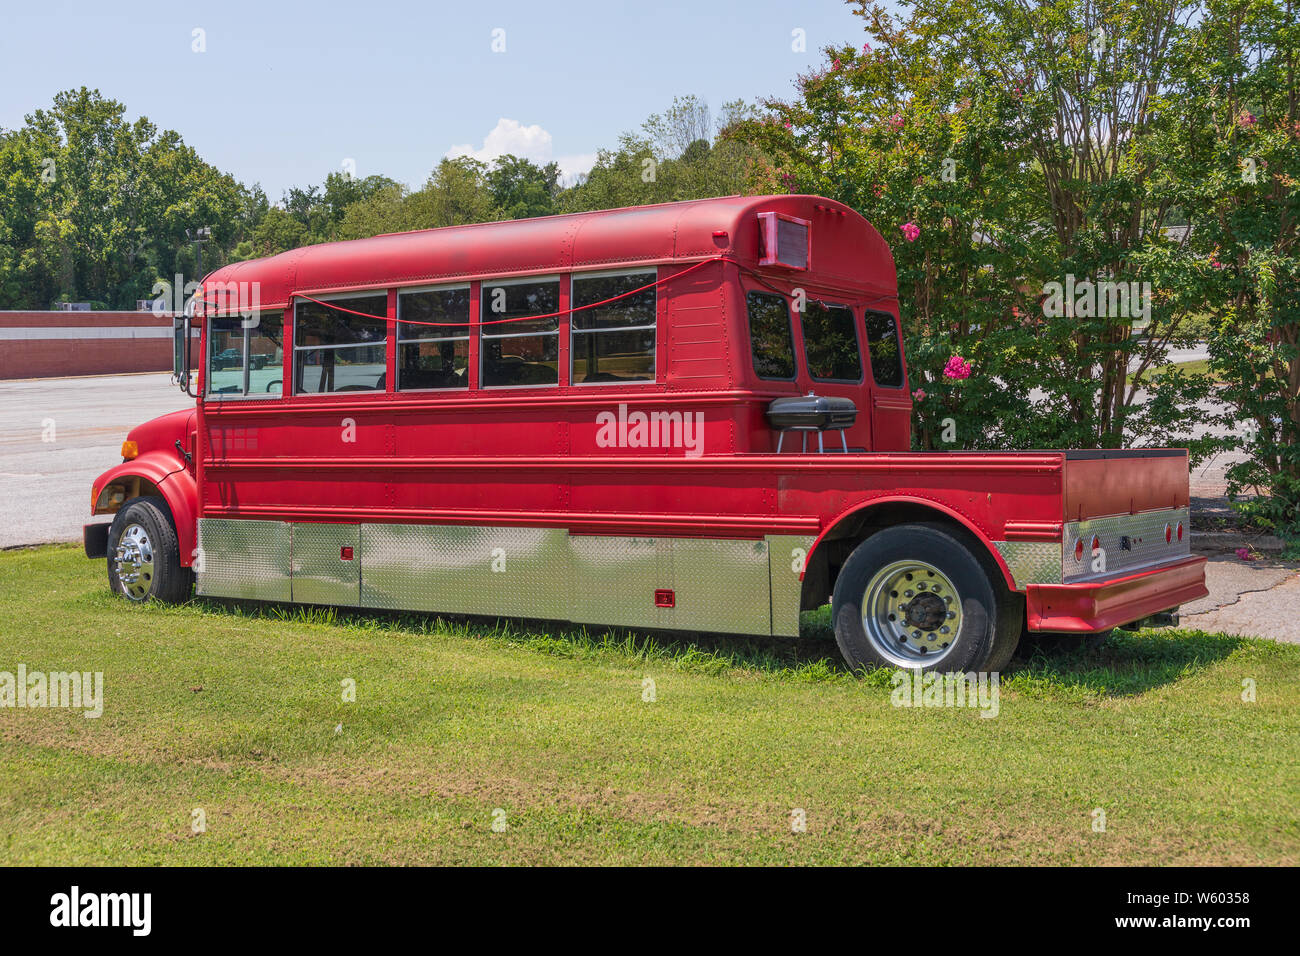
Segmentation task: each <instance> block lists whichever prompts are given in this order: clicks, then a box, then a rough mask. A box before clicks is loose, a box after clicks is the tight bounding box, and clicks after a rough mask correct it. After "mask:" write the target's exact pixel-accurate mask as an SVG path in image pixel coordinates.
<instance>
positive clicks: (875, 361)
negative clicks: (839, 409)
mask: <svg viewBox="0 0 1300 956" xmlns="http://www.w3.org/2000/svg"><path fill="white" fill-rule="evenodd" d="M863 318H864V319H866V326H867V352H868V353H869V354H870V355H871V376H872V378H874V379H875V380H876V384H877V385H884V386H886V387H888V388H898V387H900V386H901V385H902V384H903V356H902V355H901V354H900V351H899V347H898V325H897V323H896V322H895V321H894V317H893V316H892V315H890V314H889V313H887V312H876V311H875V310H874V309H867V310H866V311H865V312H864V313H863Z"/></svg>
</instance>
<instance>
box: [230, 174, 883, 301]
mask: <svg viewBox="0 0 1300 956" xmlns="http://www.w3.org/2000/svg"><path fill="white" fill-rule="evenodd" d="M760 212H776V213H778V214H781V215H784V216H793V217H796V218H799V219H804V220H807V221H809V222H810V224H811V225H810V231H811V235H812V242H811V245H812V267H813V268H812V270H811V271H812V274H813V275H815V276H816V277H817V279H818V280H820V281H822V282H825V283H830V284H832V285H835V286H837V287H842V288H847V289H856V288H863V289H867V290H871V291H873V292H876V293H884V294H886V295H892V294H893V293H894V292H895V289H896V284H895V273H894V261H893V256H892V255H891V254H890V251H889V247H888V245H887V244H886V243H885V241H884V239H883V238H882V237H881V235H880V233H879V232H877V231H876V229H875V228H873V227H872V225H871V224H870V223H869V222H867V220H866V219H864V218H863V217H862V216H860V215H859V214H858V213H857V212H855V211H854V210H853V209H851V208H849V207H848V206H845V205H843V204H842V203H839V202H836V201H834V200H831V199H823V198H821V197H819V196H789V195H786V196H727V197H724V198H720V199H696V200H690V201H687V202H674V203H661V204H659V205H653V206H630V207H627V208H623V209H605V210H599V211H595V212H581V213H570V214H567V215H561V216H542V217H538V218H534V219H514V220H508V221H504V222H485V223H475V224H472V225H464V226H447V227H444V228H441V229H422V230H418V231H415V232H402V233H389V234H387V235H380V236H373V237H371V238H368V239H352V240H346V241H341V242H327V243H321V244H319V245H314V246H305V247H303V248H301V249H294V250H291V251H289V252H283V253H280V254H279V255H275V256H270V257H267V258H264V259H253V260H249V261H246V262H236V263H232V264H230V265H228V266H224V267H223V268H221V269H218V270H217V271H216V272H213V273H212V274H211V275H209V276H208V277H207V279H206V280H205V284H206V285H208V288H211V287H212V286H211V284H212V283H223V284H224V283H230V282H237V283H243V282H250V283H251V282H257V283H258V284H259V285H258V297H259V300H260V303H261V306H262V307H263V308H266V307H276V306H281V305H285V304H287V303H288V300H289V298H290V295H291V293H293V292H303V293H307V294H321V293H328V292H341V291H347V290H351V289H368V288H375V289H378V288H392V287H394V286H417V285H425V284H434V283H445V282H456V281H469V280H471V279H478V278H485V277H494V278H500V277H508V276H525V275H546V274H550V273H555V272H567V271H569V270H571V269H618V268H632V267H635V266H640V265H657V264H663V263H672V262H683V263H688V262H693V261H699V260H701V259H708V258H713V257H717V256H724V255H725V256H727V257H729V258H733V259H736V260H737V261H739V262H741V263H742V264H743V265H746V266H748V267H750V268H757V267H758V261H759V254H760V253H759V242H760V239H759V233H760V228H759V219H758V213H760ZM783 271H789V270H783ZM796 274H797V273H796Z"/></svg>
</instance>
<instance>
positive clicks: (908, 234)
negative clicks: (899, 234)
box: [899, 222, 921, 242]
mask: <svg viewBox="0 0 1300 956" xmlns="http://www.w3.org/2000/svg"><path fill="white" fill-rule="evenodd" d="M899 228H900V229H902V230H903V238H904V239H906V240H907V241H908V242H916V240H917V238H918V237H919V236H920V235H921V227H920V226H918V225H917V224H916V223H914V222H905V223H903V224H902V225H901V226H899Z"/></svg>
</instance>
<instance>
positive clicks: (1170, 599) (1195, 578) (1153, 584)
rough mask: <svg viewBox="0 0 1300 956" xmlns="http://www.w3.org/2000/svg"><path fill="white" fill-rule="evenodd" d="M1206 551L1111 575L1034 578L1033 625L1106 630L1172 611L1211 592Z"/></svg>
mask: <svg viewBox="0 0 1300 956" xmlns="http://www.w3.org/2000/svg"><path fill="white" fill-rule="evenodd" d="M1205 562H1206V559H1205V558H1203V557H1192V558H1187V559H1186V560H1185V561H1180V562H1178V563H1177V564H1173V565H1169V566H1167V567H1163V568H1156V569H1153V570H1150V571H1140V572H1138V573H1136V574H1130V575H1127V576H1126V577H1122V578H1114V579H1111V580H1109V581H1093V582H1084V583H1081V584H1031V585H1029V587H1028V588H1027V589H1026V594H1025V603H1026V616H1027V623H1028V626H1029V630H1031V631H1062V632H1066V633H1087V632H1092V631H1104V630H1107V629H1109V628H1112V627H1118V626H1119V625H1121V624H1128V623H1130V622H1132V621H1137V620H1141V619H1142V618H1144V617H1148V616H1149V615H1152V614H1157V613H1159V612H1161V611H1168V610H1171V609H1173V608H1176V607H1178V606H1179V605H1180V604H1186V603H1188V602H1190V601H1195V600H1198V599H1199V598H1203V597H1205V596H1206V595H1207V594H1209V593H1210V592H1209V590H1208V589H1207V588H1206V587H1205Z"/></svg>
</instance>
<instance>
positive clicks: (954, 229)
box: [733, 0, 1209, 454]
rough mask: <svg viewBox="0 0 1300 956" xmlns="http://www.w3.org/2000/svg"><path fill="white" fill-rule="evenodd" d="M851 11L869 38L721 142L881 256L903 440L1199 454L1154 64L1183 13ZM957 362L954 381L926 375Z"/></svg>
mask: <svg viewBox="0 0 1300 956" xmlns="http://www.w3.org/2000/svg"><path fill="white" fill-rule="evenodd" d="M851 6H853V7H855V12H857V13H858V14H859V15H861V16H862V17H863V18H864V22H865V23H866V35H867V39H866V42H865V43H862V44H856V45H853V46H844V47H833V48H829V49H827V50H826V51H825V57H826V59H825V63H824V64H823V66H822V67H821V68H820V69H819V70H817V71H815V72H813V73H811V74H809V75H807V76H804V77H801V78H800V81H799V84H798V91H797V95H796V96H795V97H794V98H793V99H791V100H769V101H767V102H765V103H764V104H763V105H764V106H765V108H766V110H767V114H766V115H765V116H763V117H762V118H760V119H757V120H753V121H750V122H747V123H742V124H740V125H739V126H738V127H737V128H736V129H735V130H733V135H736V136H739V137H743V138H745V139H747V140H748V141H750V142H752V143H754V144H756V145H758V146H760V147H761V148H762V149H763V150H764V151H765V152H766V153H767V154H768V155H769V156H770V157H772V161H773V164H774V169H775V177H776V181H777V184H778V185H779V186H780V188H783V189H785V190H788V191H800V192H816V193H823V194H826V195H829V196H831V197H833V198H836V199H840V200H841V201H843V202H846V203H847V204H849V205H851V206H853V207H854V208H856V209H858V210H859V211H860V212H862V213H863V215H865V216H866V217H867V218H868V219H870V220H871V221H873V222H874V223H875V224H876V225H877V226H878V227H880V228H881V230H882V232H884V233H885V235H886V238H887V239H888V240H889V241H890V243H891V245H892V246H893V248H894V253H895V258H896V261H897V265H898V272H899V295H900V308H901V311H902V315H903V320H904V329H905V335H906V339H907V346H908V349H909V353H910V356H911V358H910V363H909V364H910V368H911V370H912V379H913V387H914V389H916V390H917V392H919V393H920V394H917V395H915V396H914V397H916V398H917V400H918V401H917V412H916V422H915V426H916V427H915V428H914V433H915V434H916V435H917V441H918V443H919V444H920V445H921V446H922V447H946V446H947V445H948V444H949V443H948V442H947V441H945V436H947V437H951V435H952V428H951V427H946V426H945V419H951V422H948V423H947V426H951V425H955V426H956V443H957V444H958V445H962V446H965V447H993V446H1003V447H1006V446H1010V447H1021V448H1024V447H1034V446H1037V447H1048V446H1061V445H1064V446H1068V447H1107V446H1118V445H1133V444H1147V445H1150V444H1157V443H1171V442H1179V443H1187V444H1191V445H1192V446H1193V450H1194V452H1195V453H1197V454H1199V453H1201V452H1203V451H1205V450H1206V449H1207V448H1208V444H1209V443H1208V440H1205V439H1199V440H1196V441H1191V440H1190V438H1191V436H1190V434H1189V433H1190V425H1191V421H1192V418H1193V417H1194V414H1195V413H1194V412H1193V411H1192V409H1193V406H1194V404H1195V402H1196V401H1198V400H1202V399H1204V397H1205V395H1206V394H1207V393H1208V388H1209V385H1208V380H1207V379H1206V377H1205V376H1203V375H1187V374H1177V373H1170V372H1169V371H1168V369H1167V365H1168V359H1167V350H1168V347H1169V346H1170V345H1173V344H1179V343H1181V342H1184V341H1186V340H1188V338H1189V337H1190V334H1191V333H1190V330H1189V329H1188V328H1187V323H1186V319H1187V317H1188V316H1189V315H1190V314H1193V313H1194V312H1195V311H1196V310H1197V309H1198V308H1199V307H1200V305H1201V303H1202V302H1203V297H1202V296H1201V292H1200V288H1199V284H1198V282H1199V280H1198V278H1197V277H1198V272H1197V263H1196V260H1195V256H1194V255H1193V253H1192V252H1191V251H1190V250H1188V249H1185V248H1183V245H1182V244H1181V243H1180V241H1179V239H1177V238H1176V236H1177V232H1175V235H1174V237H1171V235H1170V234H1169V231H1168V230H1167V229H1166V227H1167V226H1169V225H1171V224H1173V220H1174V217H1175V216H1176V214H1177V208H1176V205H1175V196H1174V194H1173V192H1172V190H1171V189H1169V188H1168V187H1169V184H1170V182H1171V180H1172V179H1173V178H1175V177H1176V175H1177V174H1176V167H1178V166H1179V165H1180V164H1182V163H1183V162H1185V160H1183V159H1182V158H1180V157H1179V156H1178V155H1176V154H1175V153H1174V152H1173V150H1174V148H1175V141H1174V137H1173V133H1172V130H1173V129H1174V128H1175V126H1176V124H1178V123H1181V122H1185V121H1186V116H1185V115H1184V113H1182V112H1179V111H1177V110H1176V109H1174V108H1173V107H1174V104H1172V103H1171V102H1170V100H1169V99H1168V98H1169V96H1170V93H1171V91H1172V86H1171V84H1172V82H1173V80H1172V78H1171V76H1170V63H1169V60H1170V57H1171V56H1174V55H1176V54H1177V52H1178V51H1177V50H1176V47H1177V46H1178V44H1179V43H1181V42H1183V37H1184V35H1185V34H1186V33H1187V31H1188V29H1189V27H1188V25H1187V24H1188V20H1189V18H1190V17H1191V16H1192V15H1193V12H1194V11H1193V5H1192V4H1189V3H1183V2H1174V0H1140V2H1136V3H1125V4H1110V5H1107V4H1095V3H1085V2H1076V0H1061V2H1058V3H1047V4H1034V5H1029V4H1024V3H1017V2H993V3H977V2H974V0H969V2H967V0H961V2H957V3H951V2H944V3H938V2H931V0H903V2H902V3H900V4H899V6H900V7H901V8H902V10H903V14H904V15H903V16H902V17H897V16H894V15H892V14H891V13H890V12H889V11H888V10H886V9H885V8H884V7H882V6H877V5H874V4H871V3H863V2H857V3H853V4H851ZM1121 286H1122V288H1121ZM1148 288H1149V289H1150V295H1149V296H1148V295H1145V294H1144V293H1145V291H1146V289H1148ZM1134 290H1136V291H1137V292H1138V294H1137V295H1130V293H1131V292H1132V291H1134ZM954 355H956V356H960V357H962V358H963V359H965V360H966V361H968V362H969V363H970V365H971V374H970V375H969V377H966V378H952V377H951V376H948V375H945V374H944V372H943V369H944V368H945V367H946V366H947V364H948V361H949V359H951V358H952V357H953V356H954ZM1157 373H1158V374H1157Z"/></svg>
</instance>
